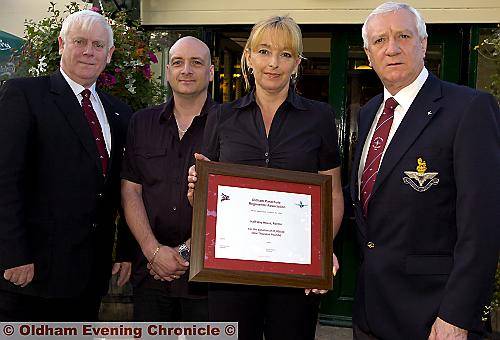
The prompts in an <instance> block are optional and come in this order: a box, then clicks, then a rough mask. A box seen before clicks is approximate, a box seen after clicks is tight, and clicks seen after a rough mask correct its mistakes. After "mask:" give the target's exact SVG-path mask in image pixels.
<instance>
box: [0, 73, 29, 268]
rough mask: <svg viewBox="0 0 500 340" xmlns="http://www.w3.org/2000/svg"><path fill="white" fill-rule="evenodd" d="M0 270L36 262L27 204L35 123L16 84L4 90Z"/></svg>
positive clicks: (0, 103) (0, 100)
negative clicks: (32, 254)
mask: <svg viewBox="0 0 500 340" xmlns="http://www.w3.org/2000/svg"><path fill="white" fill-rule="evenodd" d="M0 121H1V124H0V270H5V269H8V268H13V267H17V266H20V265H24V264H28V263H32V262H33V260H32V258H31V254H30V252H29V247H28V232H29V231H28V230H27V228H26V224H25V221H24V217H25V212H24V205H25V200H26V199H27V195H28V190H27V189H28V188H27V176H28V161H29V159H30V157H29V154H28V150H29V146H30V136H33V134H34V131H33V130H34V120H33V118H32V115H31V112H30V108H29V104H28V101H27V98H26V96H25V93H24V92H23V91H21V90H20V89H19V88H17V87H16V86H15V85H14V84H13V82H12V81H7V82H6V83H5V84H4V85H3V86H2V87H1V88H0Z"/></svg>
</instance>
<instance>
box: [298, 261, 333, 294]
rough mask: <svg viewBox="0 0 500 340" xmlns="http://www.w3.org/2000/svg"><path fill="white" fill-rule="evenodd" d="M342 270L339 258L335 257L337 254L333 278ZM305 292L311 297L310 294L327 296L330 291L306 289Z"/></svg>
mask: <svg viewBox="0 0 500 340" xmlns="http://www.w3.org/2000/svg"><path fill="white" fill-rule="evenodd" d="M339 268H340V265H339V260H338V259H337V256H336V255H335V253H333V268H332V274H333V276H335V275H337V272H338V270H339ZM304 292H305V293H306V295H309V293H313V294H326V293H327V292H328V290H326V289H316V288H314V289H311V288H306V289H304Z"/></svg>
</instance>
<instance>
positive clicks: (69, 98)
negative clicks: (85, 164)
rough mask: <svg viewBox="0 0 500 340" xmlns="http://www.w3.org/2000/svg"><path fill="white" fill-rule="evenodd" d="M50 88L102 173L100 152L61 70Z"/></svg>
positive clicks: (51, 80) (53, 77)
mask: <svg viewBox="0 0 500 340" xmlns="http://www.w3.org/2000/svg"><path fill="white" fill-rule="evenodd" d="M50 86H51V88H50V92H51V93H52V94H54V102H55V103H56V105H57V106H58V107H59V110H60V111H61V112H62V113H63V114H64V116H65V117H66V120H67V121H68V123H69V125H70V126H71V128H72V129H73V131H74V132H75V134H76V135H77V136H78V138H79V139H80V142H81V143H82V145H83V147H84V148H85V150H86V151H87V152H88V154H89V156H90V157H91V158H92V159H93V160H94V162H95V164H96V166H97V168H98V169H99V171H102V165H101V161H100V159H99V152H98V150H97V146H96V144H95V141H94V137H93V136H92V132H91V131H90V128H89V125H88V122H87V119H86V118H85V115H84V114H83V109H82V107H81V106H80V103H78V100H77V98H76V97H75V94H74V93H73V91H72V90H71V87H70V86H69V85H68V83H67V82H66V79H64V77H63V76H62V74H61V72H60V71H59V70H58V71H56V72H55V73H54V74H52V76H51V78H50Z"/></svg>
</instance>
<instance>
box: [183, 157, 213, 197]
mask: <svg viewBox="0 0 500 340" xmlns="http://www.w3.org/2000/svg"><path fill="white" fill-rule="evenodd" d="M194 158H195V159H197V160H199V161H206V162H210V159H208V158H207V157H205V156H204V155H202V154H201V153H195V154H194ZM197 176H198V175H197V174H196V166H194V165H192V166H191V167H190V168H189V170H188V192H187V197H188V201H189V203H190V204H191V205H193V198H194V188H195V187H196V181H197V180H198V177H197Z"/></svg>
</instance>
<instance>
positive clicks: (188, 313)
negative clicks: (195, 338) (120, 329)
mask: <svg viewBox="0 0 500 340" xmlns="http://www.w3.org/2000/svg"><path fill="white" fill-rule="evenodd" d="M158 282H159V281H158ZM133 301H134V321H165V322H173V321H189V322H197V321H208V303H207V298H206V297H205V298H201V297H200V298H183V297H172V296H171V295H170V293H169V292H168V291H167V290H166V289H165V288H164V287H162V285H158V284H143V285H140V286H138V287H134V295H133Z"/></svg>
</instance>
